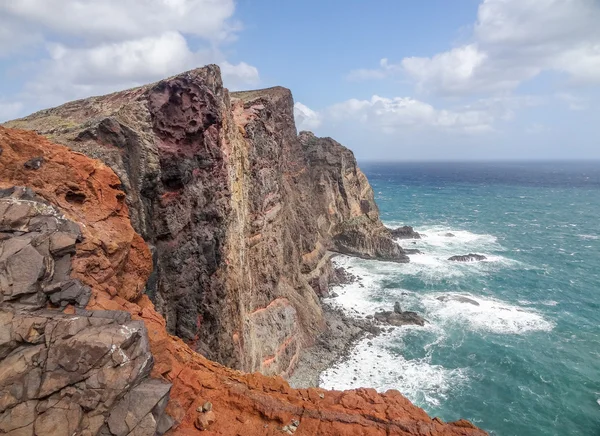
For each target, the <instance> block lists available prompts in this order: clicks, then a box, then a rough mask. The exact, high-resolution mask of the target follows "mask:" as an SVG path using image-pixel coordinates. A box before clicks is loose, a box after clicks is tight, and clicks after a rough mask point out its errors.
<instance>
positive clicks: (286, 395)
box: [0, 124, 485, 436]
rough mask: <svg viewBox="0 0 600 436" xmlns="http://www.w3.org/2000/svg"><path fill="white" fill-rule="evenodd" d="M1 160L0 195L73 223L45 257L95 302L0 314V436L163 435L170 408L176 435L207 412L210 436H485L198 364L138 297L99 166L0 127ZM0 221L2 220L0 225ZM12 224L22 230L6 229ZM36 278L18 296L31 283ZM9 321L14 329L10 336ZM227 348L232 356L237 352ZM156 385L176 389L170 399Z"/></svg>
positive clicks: (114, 201)
mask: <svg viewBox="0 0 600 436" xmlns="http://www.w3.org/2000/svg"><path fill="white" fill-rule="evenodd" d="M63 127H64V128H69V125H68V124H66V125H65V126H63ZM0 148H2V149H3V153H2V155H1V156H0V174H2V177H1V178H0V189H12V188H11V187H12V186H28V187H29V188H30V192H34V193H35V195H36V196H37V197H39V198H42V199H43V200H44V202H47V203H48V204H49V205H51V206H52V207H54V208H55V209H56V210H57V211H58V212H59V213H60V214H62V215H63V216H64V217H66V220H67V221H72V222H74V223H77V225H78V227H79V229H80V232H81V240H80V242H77V243H76V245H75V252H74V253H72V252H71V251H70V250H72V249H71V248H69V242H68V239H66V238H62V237H61V238H60V240H57V241H56V245H55V248H56V251H55V253H58V254H52V255H53V256H55V255H56V256H63V255H64V256H67V255H70V256H71V259H70V262H69V264H70V265H71V273H70V276H71V279H77V280H79V281H80V282H81V283H82V284H83V285H85V286H87V287H89V288H90V289H91V297H90V300H89V302H88V305H87V310H89V312H88V311H87V310H86V311H83V309H78V308H76V307H73V306H72V305H67V307H66V308H65V309H64V311H63V313H61V312H59V309H58V308H56V309H53V310H50V309H41V310H40V311H41V313H38V312H36V310H35V309H34V310H33V311H29V309H28V311H27V312H26V313H21V312H17V311H15V312H13V311H12V310H13V309H11V308H9V306H10V305H12V304H14V303H13V301H16V298H12V299H11V300H10V301H8V302H3V303H2V310H1V313H2V315H0V316H1V317H2V320H1V321H0V324H1V325H0V353H2V362H6V359H9V358H10V359H13V358H14V359H15V361H14V362H9V363H5V364H6V365H7V366H6V370H4V369H3V370H2V371H0V373H1V374H2V378H3V380H4V381H3V382H2V386H3V387H2V389H0V432H2V433H8V434H12V435H15V436H16V435H17V434H33V433H34V432H35V433H37V434H102V435H107V436H108V435H111V434H115V435H116V434H130V435H146V434H148V435H154V434H162V433H164V432H165V431H167V430H168V429H169V428H170V427H171V424H172V422H173V421H171V420H170V419H169V418H168V417H167V415H166V414H163V415H162V417H161V413H162V412H161V411H162V410H163V409H162V408H163V406H165V404H166V412H167V414H168V415H169V416H171V417H172V418H173V419H174V420H175V425H176V428H175V429H174V430H173V431H172V434H189V435H193V434H198V435H200V434H202V433H199V432H198V430H196V428H195V426H194V421H195V420H196V418H197V414H198V413H197V412H196V410H197V409H198V407H200V406H202V405H203V404H205V403H206V402H207V401H210V402H211V403H212V404H213V410H215V413H216V414H217V415H218V416H217V420H216V422H214V423H213V424H212V425H211V427H210V430H211V431H214V432H215V434H238V433H241V434H264V433H265V428H269V429H276V428H280V427H281V426H282V425H284V424H285V423H289V422H291V421H292V420H293V419H297V420H298V421H299V422H298V424H299V425H298V426H297V431H296V434H299V435H312V434H321V435H323V436H330V435H331V436H333V435H338V434H357V433H361V434H364V435H378V434H389V435H396V434H397V435H400V434H402V435H407V434H408V435H419V434H425V433H427V434H430V435H432V436H437V435H450V436H453V435H456V436H458V435H462V436H482V435H484V434H485V432H483V431H481V430H479V429H476V428H474V427H473V426H469V425H466V424H465V422H464V421H460V422H457V423H444V422H442V421H440V420H438V419H436V420H433V419H431V418H430V417H429V416H427V414H426V413H425V412H424V411H423V410H422V409H420V408H418V407H415V406H414V405H412V404H411V403H410V402H409V401H408V400H407V399H406V398H404V397H403V396H402V395H401V394H400V393H399V392H397V391H393V390H392V391H388V392H386V393H377V392H375V390H373V389H358V390H355V391H345V392H339V391H325V390H322V389H308V390H306V389H303V390H294V389H291V388H290V387H289V385H288V384H287V383H286V382H285V381H284V380H283V379H281V378H279V377H266V376H264V375H261V374H260V373H252V374H244V373H241V372H239V371H234V370H231V369H228V368H225V367H223V366H221V365H219V364H216V363H214V362H211V361H209V360H207V359H206V358H204V357H203V356H201V355H199V354H197V353H195V352H194V351H193V350H192V349H191V348H190V347H189V346H188V345H186V344H185V343H184V342H183V341H182V340H180V339H178V338H176V337H174V336H171V335H169V334H168V332H167V328H166V322H165V320H164V318H163V317H162V316H161V315H160V314H159V313H157V312H156V311H155V309H154V305H153V304H152V303H151V301H150V300H149V299H148V297H147V295H145V294H144V290H145V289H147V287H146V284H147V283H149V284H151V282H152V277H153V276H152V252H151V250H150V249H149V248H148V247H147V245H146V244H145V243H144V242H143V240H142V238H141V237H140V236H139V235H138V234H137V233H136V232H135V231H134V230H133V227H132V226H131V223H130V221H129V211H128V207H127V204H126V202H125V195H124V193H123V191H122V190H121V189H122V187H123V185H122V184H121V182H120V180H119V178H118V177H117V176H116V175H115V174H114V173H113V172H112V171H111V170H110V169H109V168H107V167H106V166H105V165H103V164H102V163H100V162H99V161H96V160H93V159H89V158H87V157H86V156H84V155H82V154H78V153H73V152H71V151H69V150H68V149H67V148H65V147H63V146H60V145H56V144H53V143H51V142H49V141H48V140H46V139H45V138H43V137H40V136H38V135H36V134H34V133H31V132H25V131H22V130H11V129H5V128H2V127H0ZM40 155H43V156H44V165H42V166H41V167H40V168H39V169H38V170H36V171H31V170H27V169H25V168H24V166H23V164H24V162H26V161H27V160H29V159H32V158H34V157H36V156H40ZM0 216H2V219H3V220H4V219H5V218H6V214H5V213H4V212H3V213H1V214H0ZM21 224H23V220H22V219H18V220H16V221H14V225H17V226H20V225H21ZM11 225H12V224H11ZM3 229H5V228H3ZM73 230H74V229H73ZM69 232H70V231H69ZM6 233H10V235H9V236H8V238H9V240H13V239H14V238H18V236H20V235H19V233H20V230H17V231H15V232H12V231H9V232H6V231H5V230H2V231H0V240H3V241H4V240H6V239H7V235H6ZM17 240H18V239H17ZM34 248H35V249H36V250H38V247H34ZM65 253H71V254H65ZM57 268H58V266H57V263H55V271H56V269H57ZM38 271H44V270H43V269H40V270H38ZM13 272H14V271H11V274H12V273H13ZM55 274H56V272H55ZM28 277H29V276H28ZM32 277H34V276H33V275H32V276H31V277H29V278H28V279H27V280H29V281H28V282H27V283H34V282H33V281H31V280H33V279H32ZM35 277H38V276H35ZM149 279H150V281H149ZM40 280H41V282H43V281H44V280H45V278H44V275H43V276H42V277H40ZM34 287H35V285H34ZM26 289H27V290H28V292H29V290H30V288H29V286H27V287H26ZM35 295H37V293H36V294H35ZM12 296H14V294H11V297H12ZM25 303H26V301H21V300H20V299H19V301H18V304H25ZM6 309H8V310H6ZM264 312H265V311H263V313H264ZM7 313H8V315H6V314H7ZM11 316H12V317H13V318H11V319H9V318H10V317H11ZM15 316H18V317H20V319H17V323H16V324H15V325H13V319H15V318H14V317H15ZM231 316H233V315H231ZM140 321H141V322H143V324H144V325H142V324H141V322H140ZM46 326H49V327H48V328H46ZM144 326H145V327H144ZM236 334H238V337H237V340H235V339H234V341H233V342H234V343H238V342H237V341H239V339H240V336H239V332H236ZM107 337H110V342H109V341H107V340H106V339H107ZM146 339H147V342H145V341H146ZM144 343H145V344H146V345H144ZM109 344H110V346H109ZM147 345H149V349H150V350H151V352H152V355H153V359H154V365H153V366H150V367H151V369H152V371H151V374H150V376H151V377H152V378H153V379H149V378H148V377H146V376H145V374H147V371H148V369H149V366H148V365H144V363H143V362H146V359H147V357H148V355H147V350H148V348H147ZM15 347H16V348H15ZM121 351H122V353H121ZM7 356H9V357H7ZM64 357H66V358H64ZM71 357H73V358H71ZM30 358H31V359H30ZM150 360H152V359H150ZM36 362H41V363H42V365H41V366H37V364H36ZM43 362H46V365H45V366H44V364H43ZM48 362H54V363H52V364H51V366H48ZM68 362H71V363H73V362H76V363H78V365H81V367H78V365H71V364H69V363H68ZM148 363H149V364H150V362H148ZM32 365H33V366H32ZM86 368H87V371H86ZM82 371H86V372H82ZM42 373H43V374H45V375H44V377H43V378H42V377H41V375H42ZM38 376H39V377H38ZM88 376H89V377H88ZM81 377H83V378H81ZM154 379H157V380H158V381H159V382H158V383H157V382H155V381H154ZM38 381H39V382H38ZM138 381H139V383H138ZM164 382H167V383H172V387H171V390H170V394H169V396H168V397H167V396H166V395H164V393H165V392H166V390H167V389H168V385H166V384H165V383H164ZM65 383H66V385H65ZM42 386H44V390H43V391H42V390H41V387H42ZM107 386H109V387H110V389H106V387H107ZM88 387H91V389H88ZM41 395H44V397H42V398H40V396H41ZM161 395H164V396H162V398H161ZM153 403H154V404H155V405H154V406H153ZM130 407H131V408H130ZM148 410H149V412H147V413H146V411H148ZM113 411H115V412H116V414H115V415H114V417H113V418H112V419H110V417H111V416H113ZM144 413H145V414H144ZM107 416H108V417H109V418H108V421H109V422H107V418H106V417H107ZM123 416H126V417H127V418H126V419H125V422H123V419H122V417H123ZM140 418H141V419H140ZM123 424H124V425H123ZM83 429H85V430H83ZM59 430H60V431H61V432H63V433H59V432H58V431H59ZM79 430H81V431H79ZM88 430H89V431H88ZM113 431H114V432H116V433H113Z"/></svg>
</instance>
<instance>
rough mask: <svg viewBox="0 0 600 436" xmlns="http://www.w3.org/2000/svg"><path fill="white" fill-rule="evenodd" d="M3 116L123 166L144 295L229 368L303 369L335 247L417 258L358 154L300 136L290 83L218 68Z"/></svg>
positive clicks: (177, 329)
mask: <svg viewBox="0 0 600 436" xmlns="http://www.w3.org/2000/svg"><path fill="white" fill-rule="evenodd" d="M7 125H9V126H11V127H18V128H24V129H30V130H35V131H36V132H38V133H41V134H43V135H46V136H47V137H48V138H50V139H52V140H53V141H56V142H59V143H61V144H64V145H66V146H68V147H70V148H71V149H73V150H75V151H78V152H81V153H84V154H86V155H88V156H89V157H92V158H96V159H100V160H102V161H103V162H104V163H106V164H107V165H108V166H110V167H111V168H112V169H113V170H114V171H115V172H116V174H117V175H118V176H119V178H120V184H116V185H115V187H122V189H123V190H124V191H125V192H126V194H127V198H126V202H127V205H128V206H129V210H130V211H131V219H132V223H133V226H134V228H135V229H136V230H137V231H138V232H139V233H140V234H141V235H142V236H143V238H144V239H145V241H146V242H147V243H148V244H149V245H150V250H151V253H152V256H153V260H154V266H155V268H154V272H153V273H152V275H151V277H150V280H149V282H148V285H147V289H146V293H147V294H148V296H149V297H150V298H151V300H152V301H153V302H154V303H155V304H156V307H157V309H158V310H159V312H160V313H161V314H163V315H164V317H165V319H166V322H167V328H168V330H169V332H171V333H174V334H176V335H177V336H179V337H180V338H182V339H184V340H185V341H186V342H187V343H188V344H190V345H191V346H192V347H193V348H194V349H195V350H197V351H199V352H201V353H202V354H204V355H205V356H207V357H209V358H211V359H214V360H217V361H219V362H221V363H223V364H226V365H228V366H230V367H233V368H238V369H243V370H247V371H261V372H263V373H265V374H282V375H285V374H288V373H289V372H290V371H292V370H293V367H294V365H295V362H296V360H297V358H298V355H299V352H300V350H301V348H302V347H304V346H307V345H309V344H310V343H311V342H312V341H313V339H314V338H315V336H316V335H317V334H318V333H319V331H320V330H321V329H322V328H323V318H322V312H321V308H320V304H319V295H324V294H326V293H327V288H328V280H329V277H330V275H331V273H332V270H331V264H330V262H329V257H330V255H331V254H330V251H338V252H341V253H347V254H352V255H356V256H361V257H365V258H380V259H386V260H391V261H398V262H406V261H408V257H407V256H406V255H405V253H404V252H403V250H402V249H401V248H400V247H399V246H398V245H397V244H395V243H394V241H393V239H392V237H391V234H390V232H389V230H388V229H386V228H385V227H384V226H383V225H382V224H381V222H380V221H379V216H378V210H377V206H376V204H375V202H374V200H373V192H372V190H371V188H370V186H369V184H368V182H367V180H366V178H365V176H364V175H363V174H362V172H361V171H360V170H359V169H358V167H357V164H356V160H355V159H354V156H353V155H352V153H351V152H350V151H349V150H347V149H346V148H344V147H342V146H341V145H340V144H338V143H336V142H335V141H333V140H331V139H320V138H316V137H315V136H314V135H312V134H309V133H302V134H300V135H299V136H298V135H297V133H296V128H295V124H294V118H293V99H292V95H291V93H290V91H289V90H287V89H284V88H271V89H267V90H260V91H251V92H241V93H233V94H232V95H231V96H230V95H229V93H228V91H227V90H226V89H224V88H223V86H222V82H221V77H220V73H219V70H218V67H216V66H209V67H206V68H201V69H197V70H193V71H190V72H187V73H184V74H181V75H178V76H175V77H172V78H170V79H166V80H163V81H161V82H158V83H155V84H152V85H147V86H143V87H140V88H136V89H132V90H128V91H123V92H119V93H116V94H111V95H107V96H103V97H94V98H89V99H86V100H80V101H76V102H72V103H68V104H66V105H63V106H61V107H58V108H54V109H48V110H44V111H41V112H38V113H36V114H33V115H31V116H29V117H26V118H24V119H21V120H16V121H13V122H10V123H8V124H7ZM41 165H42V167H43V165H44V164H43V163H41ZM72 195H73V198H72V201H84V200H78V197H77V196H78V193H75V192H74V193H73V194H72ZM115 289H117V288H116V287H115ZM140 291H141V289H140V290H138V291H136V292H140Z"/></svg>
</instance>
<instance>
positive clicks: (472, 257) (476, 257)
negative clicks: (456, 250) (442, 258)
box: [448, 253, 487, 262]
mask: <svg viewBox="0 0 600 436" xmlns="http://www.w3.org/2000/svg"><path fill="white" fill-rule="evenodd" d="M486 259H487V257H485V256H484V255H482V254H474V253H469V254H465V255H462V256H452V257H450V258H448V260H451V261H453V262H478V261H481V260H486Z"/></svg>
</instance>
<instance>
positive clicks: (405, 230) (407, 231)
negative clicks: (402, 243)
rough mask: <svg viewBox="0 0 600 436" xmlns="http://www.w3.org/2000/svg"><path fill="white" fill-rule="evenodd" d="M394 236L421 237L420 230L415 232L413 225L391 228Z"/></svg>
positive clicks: (397, 237) (404, 237)
mask: <svg viewBox="0 0 600 436" xmlns="http://www.w3.org/2000/svg"><path fill="white" fill-rule="evenodd" d="M390 233H391V234H392V237H393V238H396V239H421V235H420V234H419V232H415V229H413V228H412V227H411V226H403V227H398V228H396V229H393V230H390Z"/></svg>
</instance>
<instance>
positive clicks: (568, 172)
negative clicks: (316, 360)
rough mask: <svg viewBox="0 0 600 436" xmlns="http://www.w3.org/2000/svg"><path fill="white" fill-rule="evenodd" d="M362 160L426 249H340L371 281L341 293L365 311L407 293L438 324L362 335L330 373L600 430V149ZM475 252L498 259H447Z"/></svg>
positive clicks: (326, 381)
mask: <svg viewBox="0 0 600 436" xmlns="http://www.w3.org/2000/svg"><path fill="white" fill-rule="evenodd" d="M361 168H362V169H363V171H364V172H365V173H366V175H367V177H368V179H369V181H370V183H371V185H372V187H373V190H374V191H375V197H376V201H377V204H378V205H379V208H380V212H381V218H382V221H383V222H384V223H385V224H386V225H387V226H389V227H397V226H401V225H411V226H414V228H415V230H417V231H418V232H420V233H421V234H422V236H423V237H422V239H421V240H415V241H413V240H402V241H398V243H400V244H401V245H402V246H403V247H406V248H416V249H418V250H420V251H421V252H422V254H414V255H410V258H411V262H410V263H409V264H395V263H388V262H379V261H368V260H362V259H356V258H349V257H344V256H339V257H336V258H335V262H336V263H337V264H338V265H341V266H344V267H345V268H347V269H348V270H349V271H350V272H351V273H353V274H355V275H358V276H360V277H361V278H362V280H361V282H360V283H353V284H350V285H346V286H343V287H338V288H337V289H335V292H336V293H337V294H339V297H337V298H330V299H327V302H328V303H329V304H331V305H333V306H336V307H340V308H342V309H343V310H344V311H345V312H346V313H347V314H349V315H351V316H354V317H365V316H367V315H372V314H373V313H375V312H376V311H378V310H392V308H393V305H394V302H396V301H398V302H400V304H401V306H402V309H403V310H413V311H416V312H419V313H420V314H421V315H422V316H423V317H424V318H425V319H427V321H428V323H427V324H426V325H425V327H418V326H407V327H397V328H393V329H392V331H391V332H386V333H384V334H382V335H380V336H377V337H375V338H371V339H368V338H365V339H363V340H361V341H360V342H359V343H358V344H357V345H356V346H355V348H354V349H353V350H352V352H351V354H350V356H349V357H348V358H347V359H345V360H344V361H343V362H341V363H339V364H337V365H335V366H334V367H333V368H330V369H328V370H327V371H325V372H324V373H322V374H321V378H320V384H321V386H322V387H324V388H329V389H353V388H357V387H373V388H375V389H377V390H378V391H385V390H387V389H397V390H399V391H400V392H402V393H403V394H404V395H405V396H407V397H408V398H409V399H410V400H411V401H413V402H414V403H415V404H416V405H418V406H420V407H422V408H423V409H425V410H426V411H427V412H428V413H429V414H430V415H431V416H439V417H440V418H442V419H444V420H446V421H453V420H457V419H459V418H465V419H468V420H470V421H472V422H473V423H474V424H476V425H477V426H479V427H481V428H483V429H485V430H487V431H488V432H490V434H492V435H499V436H512V435H517V436H527V435H535V436H538V435H543V436H545V435H548V436H550V435H557V436H559V435H560V436H565V435H585V436H592V435H593V436H598V435H600V162H588V163H583V162H582V163H574V162H570V163H397V164H393V163H385V164H383V163H381V164H375V163H366V164H362V165H361ZM468 253H478V254H483V255H485V256H486V257H487V260H485V261H481V262H469V263H459V262H450V261H448V260H447V259H448V257H450V256H453V255H463V254H468Z"/></svg>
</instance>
